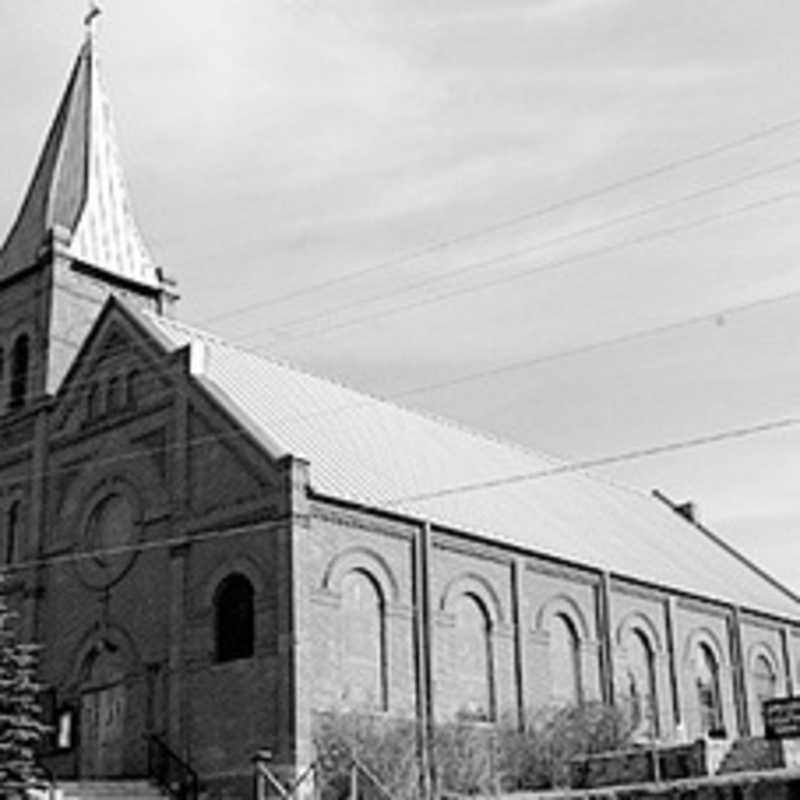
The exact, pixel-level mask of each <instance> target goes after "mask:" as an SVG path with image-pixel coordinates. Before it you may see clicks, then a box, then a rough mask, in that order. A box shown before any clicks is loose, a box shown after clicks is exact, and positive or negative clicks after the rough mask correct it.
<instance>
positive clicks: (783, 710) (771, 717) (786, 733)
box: [762, 696, 800, 739]
mask: <svg viewBox="0 0 800 800" xmlns="http://www.w3.org/2000/svg"><path fill="white" fill-rule="evenodd" d="M762 712H763V714H764V736H766V738H767V739H800V697H797V696H796V697H779V698H775V699H774V700H766V701H765V702H764V704H763V706H762Z"/></svg>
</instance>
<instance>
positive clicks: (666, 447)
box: [0, 417, 800, 574]
mask: <svg viewBox="0 0 800 800" xmlns="http://www.w3.org/2000/svg"><path fill="white" fill-rule="evenodd" d="M798 424H800V418H798V417H785V418H783V419H777V420H769V421H766V422H761V423H758V424H755V425H749V426H745V427H740V428H733V429H729V430H725V431H718V432H715V433H710V434H705V435H703V436H697V437H694V438H691V439H680V440H677V441H674V442H669V443H666V444H661V445H653V446H649V447H644V448H639V449H634V450H627V451H623V452H621V453H615V454H610V455H605V456H599V457H596V458H590V459H585V460H580V461H571V462H564V463H562V464H558V465H556V466H553V467H549V468H547V469H541V470H535V471H532V472H523V473H515V474H513V475H507V476H505V477H502V478H496V479H492V480H486V481H478V482H475V483H469V484H460V485H458V486H452V487H448V488H446V489H440V490H437V491H435V492H427V493H421V494H416V495H406V496H403V497H394V498H384V499H380V500H378V501H376V502H375V503H374V505H375V506H377V507H387V506H388V507H396V506H400V505H403V504H409V503H419V502H423V501H427V500H433V499H439V498H442V497H448V496H452V495H457V494H464V493H466V492H471V491H478V490H482V489H493V488H497V487H500V486H507V485H511V484H517V483H527V482H533V481H536V480H543V479H546V478H553V477H558V476H560V475H565V474H569V473H573V472H583V471H585V470H588V469H596V468H598V467H605V466H611V465H614V464H620V463H624V462H627V461H633V460H640V459H642V458H649V457H653V456H659V455H665V454H669V453H674V452H677V451H680V450H686V449H692V448H698V447H704V446H708V445H712V444H718V443H720V442H725V441H731V440H735V439H741V438H744V437H747V436H754V435H757V434H762V433H770V432H774V431H777V430H784V429H787V428H790V427H794V426H796V425H798ZM401 512H402V509H401ZM291 519H292V516H291V515H290V514H289V515H282V516H281V517H279V518H272V519H267V520H264V521H263V522H251V523H248V524H246V525H242V526H237V527H233V528H228V529H226V530H224V531H219V530H210V531H205V532H203V533H196V534H188V535H187V534H184V535H181V536H175V537H170V538H167V539H159V540H156V541H150V542H135V543H129V544H124V545H115V546H113V547H104V548H94V549H92V550H84V551H80V552H77V553H75V552H71V553H58V554H55V555H51V556H45V557H43V558H36V559H30V560H27V561H23V562H17V563H15V564H8V565H4V566H3V567H0V574H8V573H13V572H15V571H22V570H24V569H31V568H34V567H41V566H47V565H53V564H66V563H73V562H80V561H84V560H89V559H97V558H99V557H101V556H105V557H114V556H119V555H125V554H127V553H139V552H145V551H149V550H157V549H162V548H168V547H174V546H176V545H181V544H190V543H198V542H204V541H217V540H221V539H226V538H230V537H233V536H237V535H241V534H244V533H252V532H253V531H256V530H263V529H265V528H272V527H276V526H282V525H285V524H286V522H288V521H290V520H291Z"/></svg>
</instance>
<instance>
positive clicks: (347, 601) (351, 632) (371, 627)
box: [342, 570, 387, 710]
mask: <svg viewBox="0 0 800 800" xmlns="http://www.w3.org/2000/svg"><path fill="white" fill-rule="evenodd" d="M342 616H343V619H342V622H343V627H342V633H343V636H342V699H343V700H344V701H345V702H346V703H347V704H348V705H350V706H354V707H359V708H371V709H380V710H383V709H385V708H386V701H387V692H386V656H385V651H386V633H385V625H384V619H385V613H384V601H383V595H382V594H381V592H380V589H379V588H378V585H377V584H376V583H375V581H374V580H373V579H372V578H371V577H369V576H368V575H367V574H366V573H365V572H362V571H361V570H353V571H351V572H349V573H348V574H347V575H345V577H344V579H343V581H342Z"/></svg>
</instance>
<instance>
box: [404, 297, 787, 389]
mask: <svg viewBox="0 0 800 800" xmlns="http://www.w3.org/2000/svg"><path fill="white" fill-rule="evenodd" d="M798 297H800V289H795V290H793V291H789V292H783V293H782V294H779V295H773V296H772V297H763V298H760V299H758V300H753V301H751V302H749V303H740V304H738V305H733V306H728V307H726V308H721V309H719V310H718V311H713V312H708V313H704V314H697V315H695V316H693V317H687V318H684V319H680V320H675V321H674V322H665V323H664V324H663V325H655V326H653V327H649V328H641V329H639V330H636V331H631V332H630V333H623V334H620V335H619V336H612V337H611V338H608V339H600V340H599V341H594V342H588V343H586V344H582V345H576V346H575V347H569V348H566V349H564V350H557V351H556V352H553V353H545V354H543V355H540V356H533V357H532V358H524V359H521V360H519V361H512V362H511V363H509V364H502V365H500V366H498V367H491V368H489V369H485V370H481V371H479V372H472V373H468V374H466V375H461V376H459V377H457V378H453V379H450V380H446V381H437V382H435V383H428V384H425V385H423V386H418V387H412V388H410V389H406V390H404V391H401V392H396V393H394V394H392V395H391V396H392V397H394V398H399V397H407V396H412V395H415V394H421V393H423V392H430V391H435V390H438V389H446V388H451V387H453V386H460V385H462V384H464V383H471V382H472V381H476V380H484V379H486V378H493V377H496V376H497V375H503V374H504V373H507V372H515V371H517V370H521V369H526V368H528V367H533V366H536V365H538V364H547V363H550V362H552V361H558V360H560V359H562V358H572V357H574V356H580V355H585V354H588V353H594V352H596V351H598V350H604V349H606V348H608V347H617V346H618V345H621V344H627V343H628V342H635V341H640V340H642V339H648V338H651V337H654V336H659V335H661V334H664V333H669V332H671V331H677V330H681V329H682V328H688V327H690V326H692V325H699V324H701V323H703V322H709V321H711V320H715V321H716V320H719V319H720V318H722V317H729V316H732V315H734V314H740V313H743V312H745V311H752V310H754V309H757V308H762V307H764V306H769V305H775V304H776V303H781V302H784V301H786V300H794V299H796V298H798Z"/></svg>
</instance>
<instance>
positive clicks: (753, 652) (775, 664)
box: [745, 640, 783, 681]
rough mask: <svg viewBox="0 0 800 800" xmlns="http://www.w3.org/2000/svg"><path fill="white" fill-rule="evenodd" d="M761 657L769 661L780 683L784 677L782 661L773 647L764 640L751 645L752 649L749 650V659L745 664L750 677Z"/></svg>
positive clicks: (747, 658)
mask: <svg viewBox="0 0 800 800" xmlns="http://www.w3.org/2000/svg"><path fill="white" fill-rule="evenodd" d="M759 656H764V658H766V659H767V661H769V664H770V666H771V667H772V669H773V671H774V672H775V678H776V680H779V681H780V680H781V679H782V676H783V668H782V664H781V661H780V659H779V658H778V656H777V654H776V653H775V651H774V650H773V649H772V647H771V646H770V645H769V644H768V643H767V642H765V641H763V640H762V641H759V642H755V643H754V644H752V645H750V647H749V648H748V649H747V657H746V659H745V664H747V674H748V676H750V675H752V673H753V667H754V665H755V663H756V659H757V658H758V657H759Z"/></svg>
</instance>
